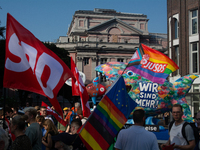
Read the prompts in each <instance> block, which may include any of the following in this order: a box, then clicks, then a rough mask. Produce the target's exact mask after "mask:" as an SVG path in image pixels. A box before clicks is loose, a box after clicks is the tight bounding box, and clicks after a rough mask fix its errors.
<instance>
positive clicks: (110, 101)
mask: <svg viewBox="0 0 200 150" xmlns="http://www.w3.org/2000/svg"><path fill="white" fill-rule="evenodd" d="M136 106H137V104H136V103H135V102H134V101H133V100H132V99H131V98H130V96H129V95H128V93H127V91H126V87H125V83H124V79H123V77H120V78H119V79H118V80H117V81H116V82H115V84H114V85H113V86H112V87H110V90H109V91H108V92H107V93H106V95H105V96H104V97H103V98H102V100H101V101H100V103H99V104H98V105H97V107H96V109H95V110H94V112H93V113H92V114H91V115H90V117H89V118H88V120H87V122H86V123H85V125H84V126H83V128H82V130H81V132H80V134H79V136H80V138H81V139H82V141H83V142H84V144H85V145H86V148H87V149H88V150H90V149H91V150H92V149H95V150H105V149H108V148H109V146H110V145H111V144H112V143H113V140H114V137H115V136H116V135H117V133H118V132H119V130H120V129H121V128H122V127H123V125H124V124H125V123H126V121H127V118H128V116H129V115H130V113H131V112H132V111H133V109H134V108H135V107H136Z"/></svg>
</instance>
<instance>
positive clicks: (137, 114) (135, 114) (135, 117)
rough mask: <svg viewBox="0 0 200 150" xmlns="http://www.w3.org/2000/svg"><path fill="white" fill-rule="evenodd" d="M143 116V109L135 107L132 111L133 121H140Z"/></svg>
mask: <svg viewBox="0 0 200 150" xmlns="http://www.w3.org/2000/svg"><path fill="white" fill-rule="evenodd" d="M144 117H145V111H144V110H143V109H137V110H135V111H134V112H133V121H134V122H136V123H140V122H142V121H143V118H144Z"/></svg>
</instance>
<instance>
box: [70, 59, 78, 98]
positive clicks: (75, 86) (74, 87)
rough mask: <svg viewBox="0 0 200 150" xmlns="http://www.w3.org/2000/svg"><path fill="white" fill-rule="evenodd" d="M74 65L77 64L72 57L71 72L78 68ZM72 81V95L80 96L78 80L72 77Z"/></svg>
mask: <svg viewBox="0 0 200 150" xmlns="http://www.w3.org/2000/svg"><path fill="white" fill-rule="evenodd" d="M74 66H75V64H74V61H73V59H72V57H71V72H72V73H74V72H76V70H75V68H76V66H75V67H74ZM74 76H75V74H74ZM71 81H72V96H79V95H80V94H79V86H78V81H77V80H76V79H75V78H74V79H71Z"/></svg>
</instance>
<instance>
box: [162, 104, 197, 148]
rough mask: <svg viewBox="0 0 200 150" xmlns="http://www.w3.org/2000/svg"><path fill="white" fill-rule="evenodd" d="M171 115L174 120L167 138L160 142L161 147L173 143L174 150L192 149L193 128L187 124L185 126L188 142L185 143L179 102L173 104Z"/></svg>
mask: <svg viewBox="0 0 200 150" xmlns="http://www.w3.org/2000/svg"><path fill="white" fill-rule="evenodd" d="M172 116H173V118H174V120H175V122H174V123H173V125H172V127H171V129H170V132H169V140H168V141H167V143H165V144H162V145H161V148H163V147H165V146H168V145H170V144H173V143H175V144H174V146H173V147H174V150H182V149H183V150H193V149H194V147H195V137H194V134H193V129H192V127H191V126H190V125H189V124H188V125H186V126H185V135H186V138H187V140H188V142H189V143H187V141H186V139H185V138H184V137H183V135H182V127H183V124H184V123H185V121H184V120H183V119H182V116H183V110H182V106H181V105H180V104H174V105H173V107H172Z"/></svg>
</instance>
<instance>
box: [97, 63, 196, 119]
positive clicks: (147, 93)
mask: <svg viewBox="0 0 200 150" xmlns="http://www.w3.org/2000/svg"><path fill="white" fill-rule="evenodd" d="M126 65H127V64H125V63H119V62H108V63H106V64H102V65H99V66H97V67H96V68H95V70H96V71H98V72H101V73H103V74H104V75H105V76H106V77H107V78H108V79H109V80H111V81H114V80H115V79H117V77H118V76H119V75H121V74H122V73H123V74H122V76H123V77H124V81H125V84H126V86H127V85H129V86H130V91H129V95H130V97H131V98H132V99H133V100H134V101H136V102H137V103H138V106H137V107H136V109H138V108H142V109H144V110H145V111H146V115H147V116H154V115H158V114H161V113H164V112H167V111H171V109H172V105H173V104H176V103H178V104H181V105H182V107H183V111H184V115H183V119H184V120H185V121H188V122H192V120H193V118H192V116H191V111H190V108H189V105H188V103H187V101H186V99H185V96H186V94H187V93H188V92H189V90H190V88H191V85H192V83H193V81H194V80H195V79H196V78H198V76H197V75H186V76H183V77H181V78H179V79H178V80H176V81H175V83H173V84H172V83H170V82H169V81H168V80H165V82H164V84H158V83H154V82H151V81H149V80H148V79H146V78H143V77H142V76H140V75H138V74H135V73H134V72H132V71H131V70H128V69H126V70H125V71H124V69H125V68H126ZM123 71H124V72H123Z"/></svg>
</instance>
